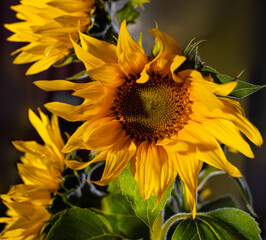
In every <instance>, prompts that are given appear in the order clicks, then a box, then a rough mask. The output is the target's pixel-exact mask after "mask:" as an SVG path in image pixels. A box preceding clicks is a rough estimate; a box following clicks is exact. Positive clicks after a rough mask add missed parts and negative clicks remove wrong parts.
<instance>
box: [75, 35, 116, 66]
mask: <svg viewBox="0 0 266 240" xmlns="http://www.w3.org/2000/svg"><path fill="white" fill-rule="evenodd" d="M79 36H80V43H81V46H82V48H83V49H84V50H85V51H87V52H89V53H90V54H92V55H93V56H95V57H97V58H99V59H101V60H102V61H103V62H105V63H117V57H116V46H115V45H114V44H111V43H108V42H106V41H101V40H98V39H96V38H94V37H90V36H88V35H86V34H84V33H81V32H79Z"/></svg>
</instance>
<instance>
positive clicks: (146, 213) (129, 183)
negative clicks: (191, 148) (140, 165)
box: [118, 164, 173, 228]
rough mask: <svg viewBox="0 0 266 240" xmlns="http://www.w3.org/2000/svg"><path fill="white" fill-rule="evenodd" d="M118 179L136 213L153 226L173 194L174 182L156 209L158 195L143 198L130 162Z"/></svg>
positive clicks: (150, 226)
mask: <svg viewBox="0 0 266 240" xmlns="http://www.w3.org/2000/svg"><path fill="white" fill-rule="evenodd" d="M118 181H119V185H120V188H121V190H122V194H123V195H124V196H125V197H126V198H127V200H128V201H129V202H130V204H131V207H132V208H133V210H134V212H135V214H136V215H137V216H138V217H139V218H140V219H142V221H144V222H145V223H146V224H147V226H148V227H149V228H152V225H153V222H154V221H155V219H156V217H157V216H158V215H159V213H160V211H161V210H162V209H163V208H164V206H165V203H166V201H167V200H168V199H169V198H170V196H171V191H172V188H173V184H172V185H171V186H170V187H169V188H168V190H167V191H166V193H165V195H164V197H163V199H162V200H161V202H160V203H159V204H158V206H157V207H156V209H154V207H155V206H156V204H157V198H156V196H154V195H153V196H151V197H150V198H149V199H147V200H145V201H144V200H143V198H142V196H141V195H140V192H139V188H138V184H137V182H136V181H135V180H134V178H133V176H132V174H131V171H130V165H129V164H128V166H127V167H126V168H125V170H124V171H123V172H122V174H121V175H120V176H119V177H118Z"/></svg>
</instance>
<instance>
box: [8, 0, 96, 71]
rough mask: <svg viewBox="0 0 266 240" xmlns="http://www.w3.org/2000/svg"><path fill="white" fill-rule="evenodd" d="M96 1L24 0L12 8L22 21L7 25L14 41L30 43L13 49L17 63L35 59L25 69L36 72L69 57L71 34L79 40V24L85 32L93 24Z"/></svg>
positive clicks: (10, 38)
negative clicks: (92, 17)
mask: <svg viewBox="0 0 266 240" xmlns="http://www.w3.org/2000/svg"><path fill="white" fill-rule="evenodd" d="M93 5H94V0H75V1H74V2H73V1H71V0H21V1H20V4H19V5H16V6H12V7H11V8H12V9H13V10H14V11H16V12H17V15H16V16H17V18H18V19H20V20H22V21H21V22H17V23H11V24H5V27H6V28H7V29H9V30H10V31H11V32H13V33H14V34H13V35H12V36H10V37H9V38H8V40H9V41H13V42H28V43H29V44H27V45H26V46H24V47H21V48H19V49H17V50H16V51H14V52H13V53H12V55H14V54H17V53H20V54H19V55H18V56H17V57H16V58H15V60H14V63H15V64H23V63H31V62H35V63H34V64H33V65H32V66H31V67H30V68H29V69H28V71H27V72H26V74H27V75H30V74H36V73H39V72H42V71H44V70H46V69H48V68H49V67H50V66H51V65H53V64H54V63H56V62H57V61H59V60H61V59H62V58H63V57H64V56H67V55H68V54H69V53H70V51H71V49H72V48H73V46H72V44H71V41H70V39H69V34H70V35H71V36H72V38H73V39H75V40H77V38H78V30H77V24H78V22H79V23H80V30H81V31H85V30H86V28H87V26H88V24H90V23H91V19H90V15H91V11H92V9H93Z"/></svg>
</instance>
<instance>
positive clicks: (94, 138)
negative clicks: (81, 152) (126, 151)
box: [82, 117, 125, 151]
mask: <svg viewBox="0 0 266 240" xmlns="http://www.w3.org/2000/svg"><path fill="white" fill-rule="evenodd" d="M124 135H125V133H124V131H123V130H122V127H121V124H120V123H119V122H118V121H117V120H113V118H112V117H106V118H101V119H99V120H97V121H95V122H94V123H92V124H91V125H90V126H88V128H87V129H86V132H84V133H83V134H82V136H83V141H84V143H85V145H86V146H87V148H88V149H93V150H94V151H102V150H105V149H107V148H110V147H111V146H113V145H114V144H115V143H116V142H117V141H119V140H120V139H121V138H123V137H124Z"/></svg>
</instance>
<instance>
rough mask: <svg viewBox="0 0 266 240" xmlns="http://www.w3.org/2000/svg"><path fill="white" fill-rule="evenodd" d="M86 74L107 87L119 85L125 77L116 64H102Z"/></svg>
mask: <svg viewBox="0 0 266 240" xmlns="http://www.w3.org/2000/svg"><path fill="white" fill-rule="evenodd" d="M88 75H89V76H90V77H92V78H93V79H95V80H97V81H99V82H101V83H102V84H103V85H104V86H106V87H109V88H115V87H118V86H120V85H121V84H122V83H123V82H124V77H125V75H124V74H123V73H122V72H121V70H120V68H119V67H118V65H117V64H104V65H102V66H101V67H99V68H96V69H92V70H90V71H88Z"/></svg>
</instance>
